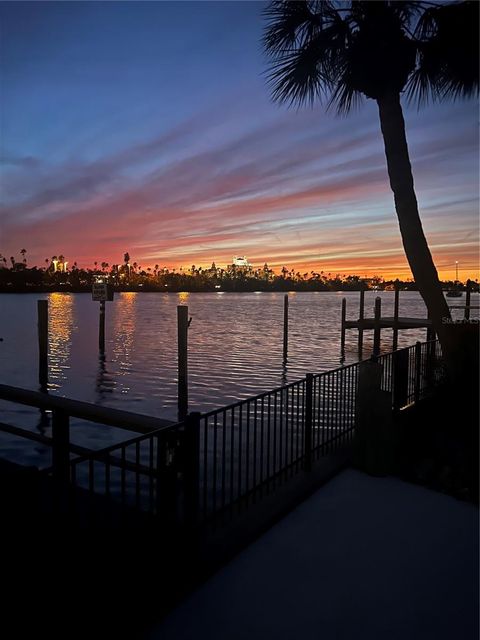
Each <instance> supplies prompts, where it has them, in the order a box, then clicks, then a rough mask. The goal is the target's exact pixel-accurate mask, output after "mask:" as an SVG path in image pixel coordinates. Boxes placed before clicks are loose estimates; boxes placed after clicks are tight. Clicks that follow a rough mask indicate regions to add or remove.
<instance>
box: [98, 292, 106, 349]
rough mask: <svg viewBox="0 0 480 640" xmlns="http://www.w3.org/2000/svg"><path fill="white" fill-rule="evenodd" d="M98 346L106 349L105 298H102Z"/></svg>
mask: <svg viewBox="0 0 480 640" xmlns="http://www.w3.org/2000/svg"><path fill="white" fill-rule="evenodd" d="M98 348H99V349H100V351H101V352H102V353H103V352H104V351H105V300H100V318H99V323H98Z"/></svg>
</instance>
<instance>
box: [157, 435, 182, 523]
mask: <svg viewBox="0 0 480 640" xmlns="http://www.w3.org/2000/svg"><path fill="white" fill-rule="evenodd" d="M176 436H177V433H176V432H175V433H172V432H171V431H169V430H165V431H163V432H160V433H159V434H158V436H157V477H156V482H157V490H156V499H157V508H156V510H157V515H158V516H160V517H161V518H162V521H163V522H162V524H163V523H168V524H172V523H174V522H175V521H176V518H177V464H178V461H177V457H178V446H177V445H178V443H177V438H176Z"/></svg>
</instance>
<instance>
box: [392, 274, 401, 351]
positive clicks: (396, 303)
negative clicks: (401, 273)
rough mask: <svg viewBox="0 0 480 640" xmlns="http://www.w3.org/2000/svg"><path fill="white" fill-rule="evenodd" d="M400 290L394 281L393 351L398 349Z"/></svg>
mask: <svg viewBox="0 0 480 640" xmlns="http://www.w3.org/2000/svg"><path fill="white" fill-rule="evenodd" d="M399 303H400V290H399V288H398V284H397V283H395V300H394V303H393V351H396V350H397V349H398V311H399V307H400V304H399Z"/></svg>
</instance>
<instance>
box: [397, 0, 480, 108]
mask: <svg viewBox="0 0 480 640" xmlns="http://www.w3.org/2000/svg"><path fill="white" fill-rule="evenodd" d="M478 22H479V3H478V2H471V1H466V2H460V3H455V4H448V5H439V6H437V7H430V8H429V9H427V10H426V11H425V12H424V14H423V15H422V17H421V19H420V20H419V22H418V25H417V29H416V34H415V35H416V36H417V38H418V39H419V43H418V52H419V57H418V66H417V70H416V72H415V74H414V75H413V76H412V78H411V79H410V83H409V97H410V99H413V98H415V99H416V100H420V101H422V102H423V101H425V97H426V96H427V98H428V97H432V98H433V99H437V98H438V99H442V100H443V99H454V100H455V99H457V98H469V97H471V96H473V95H475V94H478V89H479V64H478ZM420 101H419V102H418V104H420Z"/></svg>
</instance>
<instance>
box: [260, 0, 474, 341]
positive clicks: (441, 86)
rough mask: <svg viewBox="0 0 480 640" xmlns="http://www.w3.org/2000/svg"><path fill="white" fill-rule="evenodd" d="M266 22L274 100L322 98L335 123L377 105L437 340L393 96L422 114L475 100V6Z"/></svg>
mask: <svg viewBox="0 0 480 640" xmlns="http://www.w3.org/2000/svg"><path fill="white" fill-rule="evenodd" d="M264 15H265V17H266V20H267V24H266V28H265V33H264V40H263V42H264V47H265V50H266V52H267V54H268V55H269V56H270V58H271V66H270V70H269V82H270V84H271V87H272V95H273V98H274V99H275V100H278V101H280V102H287V103H291V104H297V105H301V104H304V103H310V104H313V103H314V101H315V100H317V99H320V100H321V99H322V98H326V99H327V102H328V106H329V107H330V106H332V105H333V106H336V108H337V110H338V112H339V113H347V112H349V111H350V110H351V108H352V107H353V106H355V105H357V104H358V103H359V102H360V101H361V100H362V99H363V96H366V97H367V98H371V99H373V100H376V102H377V104H378V110H379V116H380V126H381V131H382V135H383V140H384V146H385V155H386V159H387V168H388V174H389V178H390V186H391V188H392V191H393V194H394V200H395V208H396V211H397V216H398V221H399V225H400V232H401V235H402V241H403V246H404V249H405V254H406V256H407V259H408V262H409V264H410V268H411V270H412V273H413V276H414V278H415V282H416V284H417V286H418V289H419V291H420V293H421V295H422V297H423V299H424V301H425V304H426V306H427V309H428V311H429V315H430V317H431V318H432V321H433V323H434V327H435V329H436V331H437V334H438V335H439V337H440V339H441V340H442V336H443V337H445V331H446V329H445V327H446V325H445V324H444V323H443V322H442V319H443V318H448V317H449V315H450V313H449V310H448V306H447V303H446V301H445V299H444V297H443V293H442V289H441V286H440V283H439V280H438V274H437V270H436V268H435V265H434V263H433V260H432V256H431V254H430V250H429V248H428V244H427V241H426V238H425V235H424V232H423V229H422V224H421V221H420V216H419V213H418V205H417V199H416V195H415V191H414V185H413V177H412V169H411V165H410V159H409V153H408V146H407V140H406V136H405V123H404V119H403V113H402V107H401V104H400V94H401V93H402V92H405V93H406V96H407V98H408V99H409V100H412V101H415V102H417V104H418V105H422V104H425V103H426V102H428V99H429V98H430V99H439V100H441V99H456V98H468V97H471V96H473V95H475V94H477V93H478V16H479V4H478V3H477V2H461V3H456V4H448V5H445V4H444V5H438V4H435V3H432V2H421V1H420V2H400V1H395V2H387V1H375V2H360V1H352V2H334V1H330V0H324V1H318V2H315V1H305V0H304V1H303V2H271V3H270V4H269V5H268V7H267V8H266V9H265V10H264ZM445 342H446V341H445V340H444V339H443V340H442V343H443V346H446V345H445V344H444V343H445Z"/></svg>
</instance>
